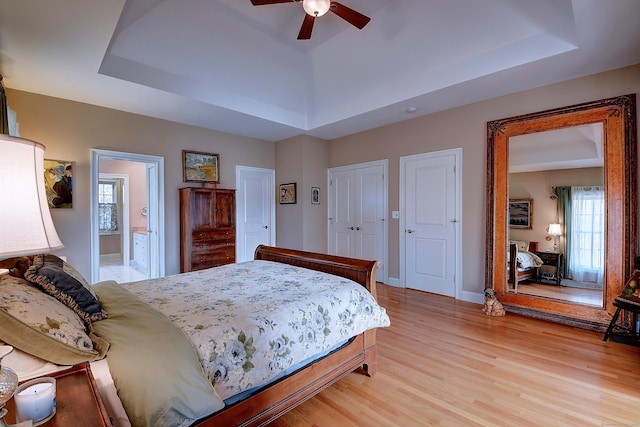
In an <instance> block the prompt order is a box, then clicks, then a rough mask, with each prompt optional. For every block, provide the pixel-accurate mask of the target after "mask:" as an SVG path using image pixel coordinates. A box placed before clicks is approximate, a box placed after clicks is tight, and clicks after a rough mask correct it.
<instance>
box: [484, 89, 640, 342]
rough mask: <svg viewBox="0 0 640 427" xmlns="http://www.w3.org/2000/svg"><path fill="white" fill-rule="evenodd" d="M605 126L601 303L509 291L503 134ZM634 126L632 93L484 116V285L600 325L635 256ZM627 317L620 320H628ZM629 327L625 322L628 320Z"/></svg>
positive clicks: (556, 316)
mask: <svg viewBox="0 0 640 427" xmlns="http://www.w3.org/2000/svg"><path fill="white" fill-rule="evenodd" d="M595 123H602V125H603V127H604V147H603V148H604V184H605V208H606V219H605V232H606V237H605V239H606V248H605V277H604V285H603V286H604V289H603V304H602V306H601V307H597V306H589V305H584V304H577V303H572V302H569V301H563V300H559V299H553V298H545V297H539V296H534V295H526V294H522V293H515V292H513V291H510V289H509V287H508V283H507V273H506V270H507V251H508V244H507V242H508V238H507V236H508V229H507V227H508V212H507V203H508V201H509V200H508V199H509V188H508V175H509V172H508V171H509V138H511V137H514V136H518V135H524V134H530V133H535V132H543V131H549V130H554V129H562V128H567V127H572V126H580V125H585V124H595ZM636 138H637V131H636V100H635V94H630V95H623V96H618V97H614V98H608V99H602V100H598V101H594V102H587V103H584V104H578V105H572V106H569V107H563V108H557V109H553V110H547V111H542V112H538V113H533V114H527V115H522V116H516V117H510V118H506V119H501V120H494V121H490V122H488V123H487V240H486V264H485V265H486V270H485V286H486V287H488V288H494V289H495V290H496V291H497V293H498V298H499V300H500V301H501V302H502V303H503V305H504V306H505V307H506V308H507V311H510V312H515V313H520V314H525V315H530V316H534V317H540V318H545V319H548V320H552V321H556V322H560V323H566V324H573V325H575V326H580V327H585V328H589V329H598V330H601V329H603V327H606V326H607V325H608V323H609V321H610V319H611V315H612V313H613V311H614V307H613V305H612V301H613V299H614V298H615V297H616V296H617V295H619V294H620V293H621V292H622V288H623V287H624V285H625V282H626V281H627V279H628V278H629V276H630V274H631V273H632V271H633V269H634V267H635V264H636V256H637V221H638V209H637V205H638V200H637V141H636ZM628 322H629V319H626V320H625V323H627V324H628ZM627 326H628V325H627Z"/></svg>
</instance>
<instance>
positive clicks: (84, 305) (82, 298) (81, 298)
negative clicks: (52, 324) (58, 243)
mask: <svg viewBox="0 0 640 427" xmlns="http://www.w3.org/2000/svg"><path fill="white" fill-rule="evenodd" d="M24 278H25V279H27V280H28V281H29V282H31V283H33V284H34V285H37V286H40V287H41V288H42V289H44V291H45V292H46V293H48V294H49V295H51V296H53V297H54V298H56V299H57V300H58V301H60V302H62V303H63V304H65V305H67V306H68V307H69V308H70V309H72V310H73V311H74V312H75V313H76V314H77V315H78V316H80V318H81V319H82V320H84V321H85V322H87V323H90V322H95V321H98V320H102V319H105V318H106V317H107V313H105V312H104V311H103V310H102V308H101V307H100V302H99V301H98V298H96V295H95V292H94V291H93V289H92V288H91V285H89V284H88V283H87V281H86V280H84V278H83V277H82V275H81V274H80V273H78V272H77V271H76V269H74V268H73V267H71V266H70V265H69V264H67V263H65V262H64V261H62V260H61V259H60V258H58V257H57V256H55V255H36V256H34V257H33V263H32V265H31V267H29V268H28V269H27V271H26V272H25V273H24Z"/></svg>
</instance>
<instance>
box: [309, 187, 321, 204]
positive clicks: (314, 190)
mask: <svg viewBox="0 0 640 427" xmlns="http://www.w3.org/2000/svg"><path fill="white" fill-rule="evenodd" d="M311 204H312V205H319V204H320V187H311Z"/></svg>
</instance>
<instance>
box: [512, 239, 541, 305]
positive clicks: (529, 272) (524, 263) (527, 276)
mask: <svg viewBox="0 0 640 427" xmlns="http://www.w3.org/2000/svg"><path fill="white" fill-rule="evenodd" d="M537 251H538V242H527V241H519V240H510V241H509V256H508V258H507V260H508V267H507V275H508V283H510V284H511V286H512V287H513V290H514V292H518V284H519V283H520V282H524V281H527V280H533V281H537V280H538V277H539V270H540V266H542V264H543V262H542V260H541V259H540V257H538V256H537V255H536V254H535V253H536V252H537Z"/></svg>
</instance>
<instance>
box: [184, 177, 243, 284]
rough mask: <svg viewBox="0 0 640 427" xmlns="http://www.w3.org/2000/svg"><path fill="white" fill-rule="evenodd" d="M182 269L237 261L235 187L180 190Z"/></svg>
mask: <svg viewBox="0 0 640 427" xmlns="http://www.w3.org/2000/svg"><path fill="white" fill-rule="evenodd" d="M179 191H180V272H181V273H185V272H188V271H195V270H202V269H204V268H209V267H216V266H218V265H223V264H230V263H233V262H235V261H236V191H235V190H224V189H217V188H195V187H189V188H181V189H180V190H179Z"/></svg>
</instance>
